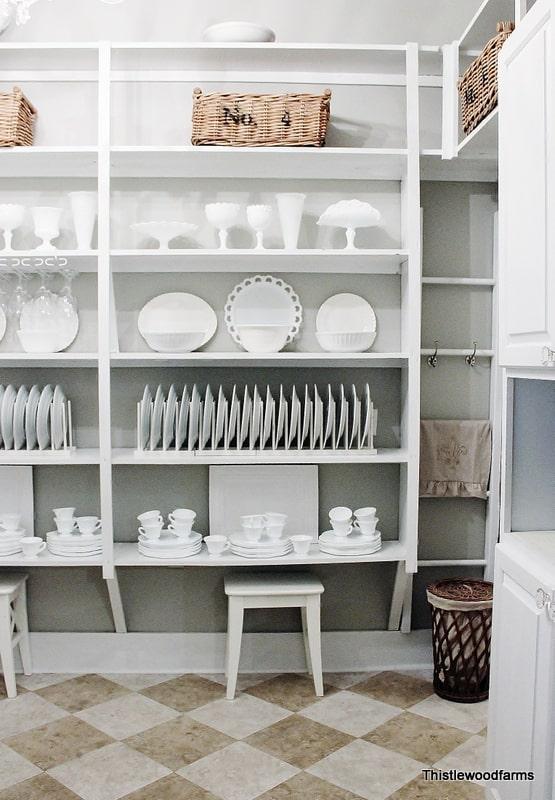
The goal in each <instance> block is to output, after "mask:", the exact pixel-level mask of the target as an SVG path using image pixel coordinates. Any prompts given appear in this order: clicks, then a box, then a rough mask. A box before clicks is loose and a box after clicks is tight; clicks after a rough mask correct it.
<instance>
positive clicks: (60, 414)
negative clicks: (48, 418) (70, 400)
mask: <svg viewBox="0 0 555 800" xmlns="http://www.w3.org/2000/svg"><path fill="white" fill-rule="evenodd" d="M65 402H66V396H65V394H64V392H63V389H62V388H61V386H58V384H56V386H55V387H54V397H53V399H52V446H53V447H54V448H55V449H56V450H59V449H60V448H61V447H62V445H63V443H64V410H63V409H64V404H65Z"/></svg>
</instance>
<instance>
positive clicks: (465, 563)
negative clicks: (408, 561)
mask: <svg viewBox="0 0 555 800" xmlns="http://www.w3.org/2000/svg"><path fill="white" fill-rule="evenodd" d="M487 563H488V562H487V561H486V559H485V558H431V559H426V558H424V559H418V566H419V567H485V566H486V564H487Z"/></svg>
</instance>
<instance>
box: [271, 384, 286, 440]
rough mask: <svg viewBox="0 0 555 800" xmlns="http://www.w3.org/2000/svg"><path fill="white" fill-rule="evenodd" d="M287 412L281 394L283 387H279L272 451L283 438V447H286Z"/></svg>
mask: <svg viewBox="0 0 555 800" xmlns="http://www.w3.org/2000/svg"><path fill="white" fill-rule="evenodd" d="M288 417H289V412H288V406H287V401H286V399H285V395H284V393H283V386H280V387H279V407H278V415H277V422H276V435H275V439H274V450H275V449H277V447H279V443H280V442H281V440H282V438H283V444H284V447H287V437H288V422H289V419H288Z"/></svg>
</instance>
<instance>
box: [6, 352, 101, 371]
mask: <svg viewBox="0 0 555 800" xmlns="http://www.w3.org/2000/svg"><path fill="white" fill-rule="evenodd" d="M97 364H98V354H97V353H2V352H1V351H0V366H6V367H18V366H20V365H21V366H22V367H45V368H48V367H96V366H97Z"/></svg>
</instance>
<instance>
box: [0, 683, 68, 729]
mask: <svg viewBox="0 0 555 800" xmlns="http://www.w3.org/2000/svg"><path fill="white" fill-rule="evenodd" d="M67 716H68V712H67V711H65V710H64V709H63V708H59V707H58V706H55V705H54V704H53V703H49V702H48V700H44V699H43V698H42V697H40V696H39V695H38V694H33V693H32V692H26V693H25V694H20V695H18V696H17V697H14V698H12V699H10V700H2V702H1V703H0V738H2V739H7V738H8V737H9V736H15V735H16V734H17V733H24V732H25V731H30V730H31V729H32V728H38V727H39V726H40V725H46V724H47V723H49V722H54V720H57V719H61V718H62V717H67Z"/></svg>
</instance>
